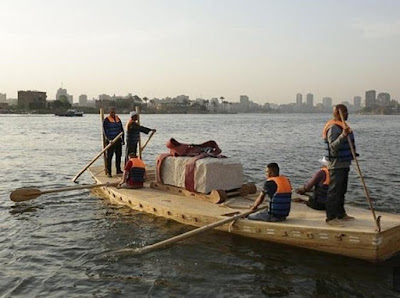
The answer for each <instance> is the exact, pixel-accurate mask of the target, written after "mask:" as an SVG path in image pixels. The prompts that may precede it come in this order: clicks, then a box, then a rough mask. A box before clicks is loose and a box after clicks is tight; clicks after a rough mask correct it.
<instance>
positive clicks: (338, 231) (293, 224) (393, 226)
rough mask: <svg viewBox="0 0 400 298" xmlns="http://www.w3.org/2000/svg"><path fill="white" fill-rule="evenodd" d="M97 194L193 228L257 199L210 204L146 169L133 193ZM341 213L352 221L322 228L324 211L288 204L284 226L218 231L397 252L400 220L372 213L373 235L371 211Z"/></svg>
mask: <svg viewBox="0 0 400 298" xmlns="http://www.w3.org/2000/svg"><path fill="white" fill-rule="evenodd" d="M89 170H90V173H91V175H92V177H93V178H94V179H95V181H96V183H97V184H103V183H107V182H109V183H113V182H114V183H115V182H117V181H119V179H120V177H118V176H114V177H112V178H108V177H107V176H106V175H105V172H104V167H103V166H92V167H91V168H90V169H89ZM97 189H98V190H99V191H100V192H101V194H102V195H104V196H106V197H107V198H108V199H109V200H110V201H111V202H113V203H116V204H122V205H126V206H128V207H129V208H132V209H134V210H138V211H142V212H146V213H149V214H153V215H156V216H161V217H164V218H168V219H171V220H174V221H176V222H179V223H182V224H185V225H190V226H194V227H203V226H206V225H209V224H211V223H214V222H217V221H220V220H223V219H226V218H228V217H231V216H233V215H235V214H238V213H242V212H243V211H244V210H248V208H249V205H250V204H252V202H253V201H254V200H255V198H256V196H257V194H256V193H255V194H246V195H244V194H243V192H241V191H237V192H236V193H235V194H234V195H228V196H226V197H225V200H222V201H223V202H221V200H214V199H212V196H209V197H207V196H205V195H201V194H200V195H196V193H192V194H191V193H188V192H187V191H186V190H184V189H179V188H176V187H173V186H168V185H162V184H160V183H158V182H156V181H155V174H154V169H148V170H147V181H146V182H145V186H144V188H141V189H135V190H132V189H122V188H121V189H118V188H116V187H112V186H103V187H101V188H100V187H99V188H97ZM297 196H299V195H297ZM207 198H211V199H209V200H208V199H207ZM217 202H218V203H217ZM346 210H347V211H348V213H349V214H350V215H352V216H354V217H355V220H353V221H346V222H344V223H343V226H341V227H334V226H330V225H327V224H326V223H325V217H326V216H325V211H317V210H314V209H311V208H309V207H307V206H306V205H305V204H303V203H301V202H296V201H293V202H292V207H291V212H290V215H289V217H288V218H287V220H286V221H284V222H278V223H276V222H262V221H253V220H248V219H246V218H239V219H237V220H235V221H234V222H233V223H227V224H224V225H221V226H219V227H218V228H217V229H218V230H221V231H225V232H228V233H233V234H238V235H242V236H245V237H250V238H256V239H259V240H265V241H270V242H275V243H281V244H286V245H292V246H296V247H302V248H307V249H312V250H317V251H321V252H326V253H332V254H337V255H343V256H347V257H352V258H358V259H364V260H368V261H381V260H384V259H387V258H389V257H391V256H393V255H394V254H396V253H398V252H399V251H400V215H396V214H390V213H384V212H376V215H377V216H380V218H381V221H380V227H381V230H380V231H377V228H376V225H375V221H374V219H373V217H372V215H371V211H370V210H366V209H362V208H356V207H352V206H346Z"/></svg>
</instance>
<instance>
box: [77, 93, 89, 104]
mask: <svg viewBox="0 0 400 298" xmlns="http://www.w3.org/2000/svg"><path fill="white" fill-rule="evenodd" d="M87 103H88V100H87V95H86V94H81V95H79V105H80V106H83V107H86V106H87Z"/></svg>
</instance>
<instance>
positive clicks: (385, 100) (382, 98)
mask: <svg viewBox="0 0 400 298" xmlns="http://www.w3.org/2000/svg"><path fill="white" fill-rule="evenodd" d="M376 101H377V104H378V105H381V106H388V105H390V94H389V93H386V92H382V93H379V94H378V97H377V99H376Z"/></svg>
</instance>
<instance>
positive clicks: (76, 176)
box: [72, 132, 124, 182]
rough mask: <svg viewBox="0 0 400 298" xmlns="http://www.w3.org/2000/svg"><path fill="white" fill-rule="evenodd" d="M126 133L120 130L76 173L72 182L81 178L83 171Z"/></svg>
mask: <svg viewBox="0 0 400 298" xmlns="http://www.w3.org/2000/svg"><path fill="white" fill-rule="evenodd" d="M123 134H124V132H120V133H119V135H117V136H116V137H115V138H114V139H113V140H112V141H111V142H110V144H108V145H107V146H106V147H104V149H103V150H101V152H100V153H99V154H97V155H96V156H95V157H94V158H93V159H92V160H91V161H90V162H89V163H88V164H87V165H86V166H84V168H83V169H82V170H80V172H79V173H78V174H76V175H75V177H74V178H72V182H75V181H76V179H78V178H79V176H80V175H82V173H83V172H85V171H86V170H87V169H88V168H89V167H90V166H91V165H92V164H93V163H94V162H95V161H96V160H97V159H98V158H99V157H100V156H101V155H102V154H103V153H104V152H105V151H107V149H108V148H110V147H111V146H112V145H114V143H115V142H116V141H118V139H119V138H120V137H121V136H122V135H123Z"/></svg>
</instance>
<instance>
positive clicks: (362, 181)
mask: <svg viewBox="0 0 400 298" xmlns="http://www.w3.org/2000/svg"><path fill="white" fill-rule="evenodd" d="M338 110H339V115H340V119H341V120H342V123H343V125H344V127H345V128H347V127H348V125H347V123H346V121H345V120H344V117H343V112H342V110H341V109H338ZM347 142H348V143H349V145H350V150H351V154H352V155H353V159H354V162H355V163H356V168H357V171H358V175H359V176H360V180H361V185H362V186H363V190H364V195H365V197H366V198H367V201H368V205H369V208H370V209H371V212H372V216H373V217H374V221H375V224H376V228H377V230H378V232H380V231H381V226H380V223H379V221H378V219H377V218H376V214H375V210H374V207H373V205H372V201H371V198H370V196H369V192H368V189H367V185H366V184H365V181H364V177H363V175H362V173H361V168H360V165H359V163H358V159H357V155H356V151H355V150H354V146H353V142H352V141H351V139H350V136H349V135H347Z"/></svg>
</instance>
